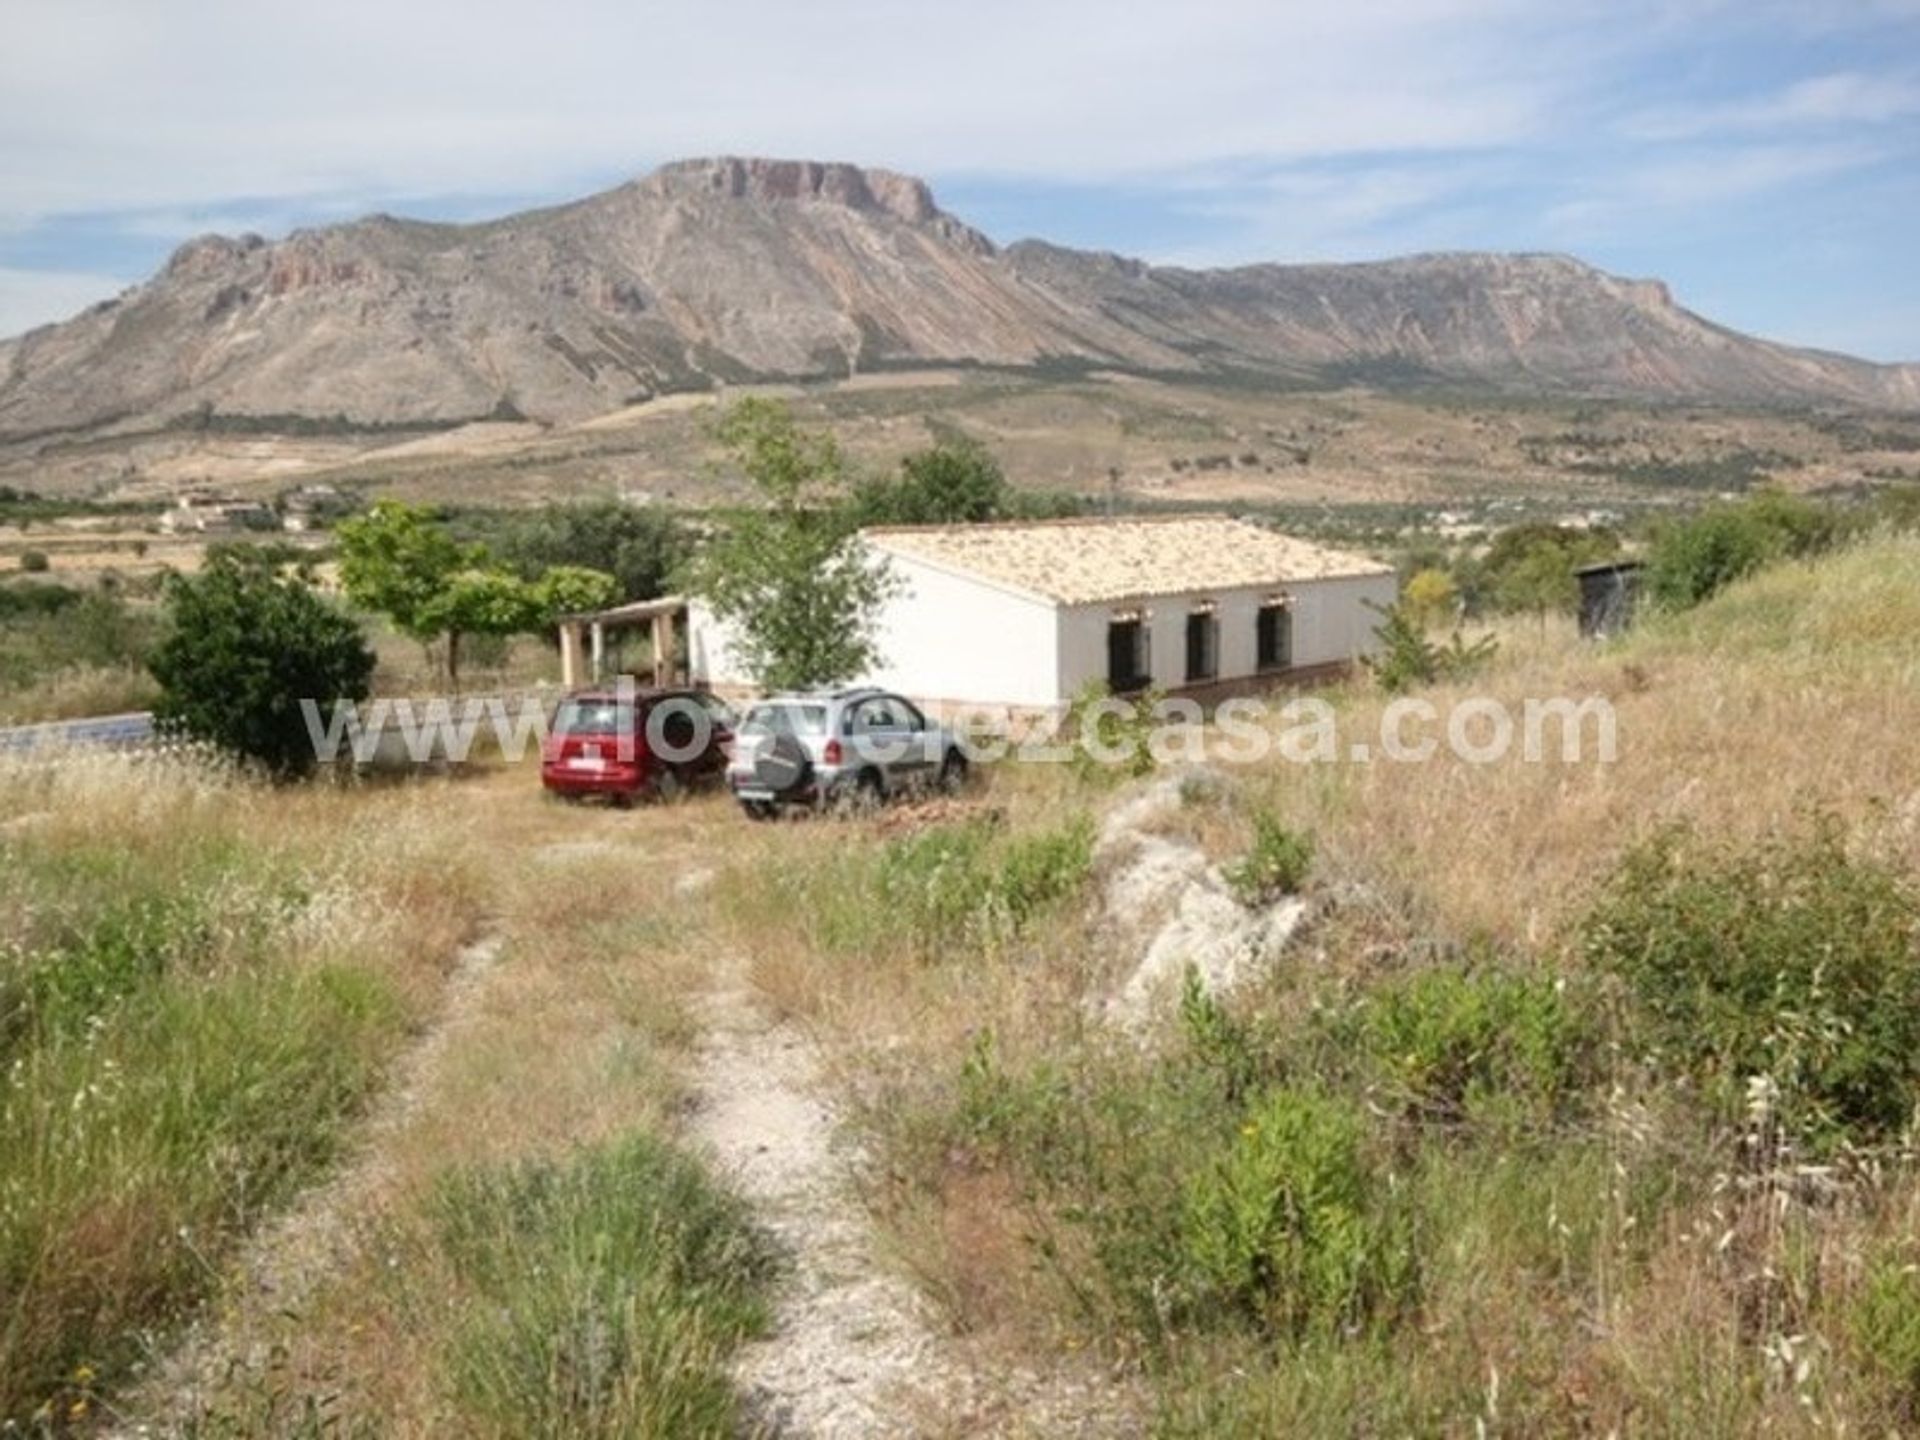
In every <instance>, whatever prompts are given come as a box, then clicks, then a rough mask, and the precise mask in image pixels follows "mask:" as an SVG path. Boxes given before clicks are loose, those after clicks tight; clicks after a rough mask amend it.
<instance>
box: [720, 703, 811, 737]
mask: <svg viewBox="0 0 1920 1440" xmlns="http://www.w3.org/2000/svg"><path fill="white" fill-rule="evenodd" d="M826 731H827V707H826V706H824V705H756V706H754V707H753V709H751V710H749V711H748V712H747V719H746V723H745V724H743V725H742V726H741V727H740V733H741V734H742V735H776V736H778V735H824V734H825V733H826Z"/></svg>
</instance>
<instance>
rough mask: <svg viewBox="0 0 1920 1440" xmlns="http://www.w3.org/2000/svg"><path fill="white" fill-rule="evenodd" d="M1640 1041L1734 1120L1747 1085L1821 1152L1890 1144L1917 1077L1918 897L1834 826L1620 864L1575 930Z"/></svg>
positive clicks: (1679, 836)
mask: <svg viewBox="0 0 1920 1440" xmlns="http://www.w3.org/2000/svg"><path fill="white" fill-rule="evenodd" d="M1583 943H1584V947H1585V950H1586V954H1587V956H1588V958H1589V959H1590V960H1591V961H1592V963H1593V964H1594V965H1596V966H1597V967H1598V968H1600V969H1601V970H1603V971H1607V972H1610V973H1612V974H1614V975H1616V976H1618V977H1620V979H1621V980H1623V981H1624V982H1625V984H1626V986H1627V988H1628V990H1629V991H1630V992H1631V994H1632V996H1633V997H1634V998H1635V1000H1637V1001H1638V1004H1639V1008H1640V1011H1641V1013H1642V1015H1643V1017H1644V1023H1645V1027H1646V1031H1647V1038H1648V1039H1649V1040H1650V1041H1651V1043H1652V1044H1653V1045H1654V1046H1655V1047H1656V1048H1657V1049H1658V1050H1659V1051H1661V1052H1663V1053H1664V1054H1665V1055H1667V1056H1670V1057H1671V1059H1672V1060H1673V1061H1674V1062H1675V1063H1677V1064H1678V1065H1680V1066H1682V1067H1683V1068H1685V1069H1686V1070H1687V1071H1689V1072H1690V1073H1692V1074H1693V1075H1695V1076H1696V1077H1697V1078H1698V1079H1699V1080H1700V1081H1701V1083H1702V1085H1703V1086H1704V1087H1705V1089H1706V1091H1707V1093H1708V1094H1709V1095H1710V1096H1711V1097H1712V1098H1714V1099H1715V1100H1717V1101H1718V1102H1719V1104H1720V1105H1721V1106H1722V1107H1723V1108H1725V1109H1727V1110H1729V1111H1732V1110H1734V1109H1737V1107H1738V1106H1739V1105H1740V1103H1741V1102H1742V1098H1743V1096H1744V1095H1745V1093H1746V1088H1747V1085H1748V1083H1749V1081H1750V1080H1752V1079H1753V1078H1754V1077H1757V1076H1764V1077H1767V1079H1768V1080H1769V1081H1770V1082H1771V1084H1772V1085H1773V1086H1774V1087H1777V1090H1778V1095H1779V1106H1778V1110H1777V1113H1778V1115H1779V1116H1780V1118H1781V1120H1782V1122H1783V1123H1784V1124H1785V1125H1787V1126H1788V1127H1789V1128H1790V1129H1791V1130H1793V1131H1795V1132H1797V1133H1799V1134H1801V1135H1802V1136H1804V1137H1806V1138H1808V1139H1809V1140H1811V1141H1812V1142H1813V1143H1814V1144H1815V1145H1816V1146H1817V1147H1824V1146H1826V1145H1828V1144H1830V1143H1831V1142H1834V1141H1838V1140H1841V1139H1853V1140H1876V1139H1884V1138H1886V1137H1888V1136H1891V1135H1893V1134H1895V1133H1897V1132H1898V1131H1899V1130H1900V1129H1901V1128H1902V1127H1903V1126H1904V1125H1905V1124H1906V1123H1907V1121H1908V1120H1909V1118H1910V1117H1911V1115H1912V1111H1913V1093H1914V1090H1913V1087H1914V1085H1915V1083H1916V1081H1920V899H1917V898H1916V896H1915V893H1914V890H1913V888H1912V886H1911V885H1910V884H1909V882H1908V881H1906V880H1905V879H1904V878H1903V876H1902V875H1901V874H1900V873H1899V872H1898V871H1896V870H1894V869H1892V868H1890V867H1889V866H1887V865H1883V864H1881V863H1879V862H1877V861H1875V860H1872V859H1867V858H1862V857H1859V856H1856V855H1853V854H1850V853H1849V852H1848V850H1847V847H1846V845H1845V843H1844V841H1843V838H1842V836H1841V834H1840V831H1839V828H1838V825H1837V824H1836V823H1834V822H1832V821H1821V822H1818V823H1816V824H1815V825H1814V826H1812V827H1811V829H1810V830H1809V831H1808V832H1806V833H1799V834H1781V835H1776V836H1774V837H1772V838H1769V839H1766V840H1763V841H1761V842H1760V843H1758V844H1756V845H1754V846H1752V847H1750V848H1746V849H1735V848H1732V847H1729V846H1725V845H1712V844H1708V843H1705V842H1703V841H1700V840H1698V839H1696V838H1694V837H1692V836H1690V835H1688V834H1687V833H1686V832H1684V831H1679V830H1671V831H1668V832H1665V833H1664V834H1662V835H1660V836H1657V837H1656V838H1655V839H1654V840H1652V841H1651V842H1649V843H1647V844H1645V845H1642V846H1641V847H1639V848H1638V849H1636V850H1634V851H1633V852H1631V853H1630V854H1629V855H1628V856H1627V857H1626V858H1625V859H1624V860H1623V861H1622V863H1621V865H1620V867H1619V869H1618V871H1617V872H1616V873H1615V875H1614V876H1613V877H1612V879H1611V881H1610V882H1609V883H1608V885H1607V886H1606V888H1605V889H1604V891H1603V892H1602V894H1601V896H1600V898H1599V900H1598V902H1597V903H1596V904H1595V905H1594V907H1593V909H1592V911H1591V913H1590V914H1589V915H1588V916H1587V918H1586V920H1585V922H1584V926H1583Z"/></svg>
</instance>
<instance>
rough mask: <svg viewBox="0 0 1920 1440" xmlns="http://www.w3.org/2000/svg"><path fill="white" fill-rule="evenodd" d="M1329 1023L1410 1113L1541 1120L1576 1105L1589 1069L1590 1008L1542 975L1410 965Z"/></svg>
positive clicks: (1593, 1043)
mask: <svg viewBox="0 0 1920 1440" xmlns="http://www.w3.org/2000/svg"><path fill="white" fill-rule="evenodd" d="M1332 1030H1333V1034H1334V1036H1335V1037H1336V1039H1337V1042H1338V1045H1339V1047H1340V1048H1341V1049H1342V1050H1344V1051H1345V1052H1346V1053H1347V1054H1349V1055H1354V1056H1359V1057H1362V1060H1361V1065H1362V1069H1363V1072H1364V1073H1365V1074H1366V1075H1367V1077H1368V1078H1369V1080H1370V1081H1371V1082H1372V1084H1373V1086H1374V1087H1375V1088H1376V1089H1378V1090H1381V1091H1384V1092H1386V1094H1387V1095H1388V1096H1389V1097H1390V1098H1391V1099H1392V1100H1394V1101H1395V1102H1396V1103H1397V1104H1399V1105H1400V1106H1402V1107H1403V1108H1404V1109H1405V1110H1406V1112H1407V1113H1408V1114H1409V1115H1410V1116H1411V1117H1412V1118H1414V1119H1417V1120H1437V1121H1441V1122H1443V1123H1455V1122H1459V1121H1470V1122H1485V1121H1498V1120H1500V1119H1502V1118H1506V1117H1511V1118H1514V1119H1518V1120H1521V1121H1525V1122H1527V1123H1534V1124H1537V1123H1550V1122H1552V1121H1554V1120H1557V1119H1560V1118H1564V1117H1566V1116H1567V1115H1569V1114H1571V1113H1573V1112H1574V1111H1575V1110H1577V1109H1578V1107H1579V1105H1580V1103H1581V1101H1582V1098H1583V1096H1584V1095H1585V1094H1586V1093H1587V1092H1588V1090H1589V1089H1590V1087H1591V1086H1592V1085H1593V1084H1594V1083H1595V1082H1596V1080H1597V1078H1598V1070H1597V1065H1598V1056H1599V1052H1600V1035H1599V1031H1598V1028H1597V1026H1596V1025H1595V1024H1594V1021H1593V1018H1592V1013H1591V1012H1590V1011H1589V1010H1587V1009H1585V1008H1583V1007H1581V1006H1579V1005H1577V1004H1575V1003H1573V1002H1572V1001H1570V1000H1569V998H1568V996H1567V993H1566V991H1565V989H1564V987H1563V986H1562V985H1561V984H1559V983H1556V982H1555V981H1554V980H1552V979H1550V978H1548V977H1545V976H1528V975H1516V974H1511V973H1508V972H1504V971H1501V970H1496V969H1492V968H1488V967H1475V968H1457V967H1454V966H1435V967H1432V968H1427V969H1422V970H1418V971H1415V972H1414V973H1413V974H1411V975H1409V976H1406V977H1404V978H1401V979H1397V980H1394V981H1390V982H1388V983H1386V984H1383V985H1380V986H1377V987H1374V988H1373V989H1372V990H1370V991H1369V992H1368V993H1367V994H1366V995H1365V996H1364V997H1363V998H1362V999H1361V1000H1360V1001H1359V1002H1358V1003H1357V1004H1356V1006H1355V1008H1354V1009H1353V1010H1352V1011H1350V1012H1348V1013H1347V1014H1346V1015H1344V1016H1342V1017H1341V1018H1340V1019H1338V1020H1336V1021H1333V1022H1332Z"/></svg>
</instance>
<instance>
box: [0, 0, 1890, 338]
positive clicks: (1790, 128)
mask: <svg viewBox="0 0 1920 1440" xmlns="http://www.w3.org/2000/svg"><path fill="white" fill-rule="evenodd" d="M711 154H748V155H773V156H781V157H790V158H791V157H804V158H809V159H820V160H850V161H856V162H859V163H863V164H870V165H881V166H885V167H888V168H891V169H896V170H903V171H907V172H910V173H913V174H917V175H921V176H923V177H925V178H926V179H927V180H929V181H930V182H931V183H932V185H933V186H934V190H935V193H936V195H937V196H938V198H939V199H940V201H941V203H942V204H943V205H944V206H945V207H946V208H947V209H949V210H951V211H953V212H954V213H956V214H958V215H960V216H961V217H962V218H963V219H966V220H968V221H969V222H971V223H973V224H974V225H976V226H978V227H979V228H980V229H983V230H985V231H986V232H987V233H988V234H989V235H990V236H992V237H993V238H994V239H995V240H998V241H1002V242H1006V241H1011V240H1015V239H1019V238H1021V237H1023V236H1028V235H1037V236H1042V237H1044V238H1047V239H1050V240H1054V241H1058V242H1061V243H1065V244H1072V245H1079V246H1086V247H1090V248H1098V249H1105V250H1114V251H1118V252H1121V253H1123V254H1129V255H1137V256H1141V257H1143V258H1146V259H1149V260H1154V261H1160V262H1166V263H1174V264H1186V265H1225V264H1237V263H1245V262H1250V261H1257V260H1280V261H1290V260H1292V261H1299V260H1343V259H1372V258H1379V257H1382V256H1389V255H1397V254H1406V253H1412V252H1418V251H1431V250H1483V249H1484V250H1551V251H1561V252H1567V253H1571V254H1574V255H1577V256H1579V257H1581V258H1582V259H1585V260H1588V261H1590V262H1592V263H1594V264H1597V265H1599V266H1601V267H1603V268H1605V269H1607V270H1611V271H1614V272H1616V273H1619V274H1624V275H1632V276H1657V277H1659V278H1661V279H1664V280H1666V281H1667V282H1669V284H1670V285H1671V286H1672V287H1673V290H1674V293H1675V296H1676V298H1677V299H1678V300H1680V302H1681V303H1683V304H1685V305H1687V306H1689V307H1690V308H1692V309H1695V310H1698V311H1700V312H1701V313H1703V314H1705V315H1707V316H1708V317H1710V318H1712V319H1715V320H1718V321H1720V322H1722V323H1725V324H1728V325H1732V326H1735V327H1736V328H1739V329H1742V330H1747V331H1751V332H1753V333H1756V334H1761V335H1765V336H1767V337H1769V338H1773V339H1779V340H1787V341H1792V342H1795V343H1800V344H1809V345H1819V346H1825V347H1828V348H1832V349H1838V350H1844V351H1848V352H1851V353H1855V354H1860V355H1865V356H1868V357H1870V358H1873V359H1880V360H1920V263H1916V262H1917V261H1920V0H1738V3H1735V0H1670V3H1652V0H1264V3H1262V0H1217V3H1216V0H1186V3H1164V4H1160V5H1153V6H1148V5H1142V4H1137V3H1129V0H1098V3H1093V0H967V3H965V4H960V3H953V0H915V3H905V0H730V3H727V4H725V5H716V4H712V3H708V4H702V5H695V4H691V3H687V4H678V5H662V4H654V3H650V0H538V3H535V0H520V3H516V4H504V3H498V0H459V3H455V0H383V3H369V0H328V3H326V4H313V3H311V0H303V3H301V4H299V5H293V4H286V3H281V0H245V3H229V0H0V335H7V334H12V333H14V332H17V331H20V330H23V329H25V328H27V327H29V326H31V325H35V324H39V323H43V322H46V321H49V320H55V319H59V318H63V317H64V316H66V315H69V314H71V313H73V312H74V311H76V310H78V309H80V308H81V307H83V306H85V305H87V304H89V303H91V302H93V301H95V300H98V299H102V298H104V297H106V296H109V295H112V294H115V293H117V292H118V291H119V290H121V289H122V288H124V287H125V286H127V285H130V284H133V283H136V282H138V281H139V280H141V279H143V278H145V277H146V276H148V275H149V274H151V273H152V272H153V271H154V270H155V269H156V268H157V267H158V266H159V265H160V264H161V263H163V262H164V260H165V258H166V256H167V255H168V254H169V253H170V252H171V251H172V249H173V248H174V247H175V246H177V245H178V244H180V243H181V242H182V241H184V240H186V239H187V238H189V237H191V236H193V235H197V234H201V233H204V232H206V231H210V230H217V231H225V232H229V233H232V232H238V231H242V230H254V231H258V232H260V233H262V234H265V235H268V236H270V237H273V236H279V235H282V234H285V233H286V232H287V231H288V230H289V229H292V228H295V227H297V226H303V225H317V224H327V223H331V222H335V221H340V220H345V219H351V218H354V217H356V216H359V215H363V214H367V213H370V212H373V211H386V212H390V213H394V214H402V215H416V216H423V217H429V218H438V219H473V218H481V217H489V216H493V215H498V214H502V213H506V212H508V211H511V210H515V209H520V208H524V207H526V206H529V205H535V204H544V203H550V202H553V201H556V200H565V199H572V198H576V197H578V196H580V195H583V194H586V193H589V192H591V191H594V190H598V189H604V188H606V187H609V186H612V185H616V184H619V183H621V182H623V181H625V180H627V179H630V178H632V177H633V176H635V175H637V174H640V173H644V172H645V171H647V170H649V169H651V168H652V167H653V166H655V165H657V164H659V163H661V162H663V161H667V160H672V159H679V158H684V157H687V156H693V155H711Z"/></svg>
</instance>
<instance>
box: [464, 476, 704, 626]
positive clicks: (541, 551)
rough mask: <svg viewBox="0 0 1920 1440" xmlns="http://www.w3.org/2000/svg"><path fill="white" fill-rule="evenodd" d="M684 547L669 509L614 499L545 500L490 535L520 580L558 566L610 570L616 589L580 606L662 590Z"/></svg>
mask: <svg viewBox="0 0 1920 1440" xmlns="http://www.w3.org/2000/svg"><path fill="white" fill-rule="evenodd" d="M688 548H689V547H688V540H687V533H686V527H685V526H684V525H682V524H681V523H680V521H679V520H678V519H677V518H675V517H674V516H673V515H672V514H671V513H669V512H667V511H665V510H660V509H656V508H650V507H646V506H640V505H628V504H625V503H623V502H621V501H619V500H586V501H578V502H573V503H567V504H552V505H545V506H542V507H541V508H540V509H538V510H536V511H534V512H533V513H532V514H530V515H525V516H520V517H516V518H515V519H514V520H513V521H511V522H510V523H508V524H507V525H506V527H505V529H504V530H503V531H502V533H501V534H500V535H499V536H498V538H497V539H496V540H495V549H496V551H497V552H498V554H499V557H500V559H501V561H502V562H503V563H504V564H506V565H508V566H510V567H511V568H512V569H513V570H514V571H515V572H516V573H518V574H519V575H520V577H521V578H522V579H525V580H538V579H539V578H540V577H541V576H542V575H543V574H545V573H547V572H548V571H550V570H552V569H554V568H555V567H558V566H567V567H581V568H586V569H591V570H597V571H601V572H603V573H604V574H607V575H611V576H612V577H613V579H614V581H615V586H616V590H615V594H614V595H613V596H612V597H611V598H609V599H607V600H605V601H601V602H598V604H596V605H587V606H580V607H578V608H580V609H597V608H600V606H601V605H608V604H612V603H614V601H615V600H651V599H653V598H654V597H655V596H657V595H661V594H664V593H665V592H666V588H667V584H668V582H669V580H670V579H671V577H672V576H673V575H674V573H675V572H676V571H677V570H678V569H679V567H680V565H681V564H682V563H683V562H684V561H685V559H686V555H687V551H688Z"/></svg>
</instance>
